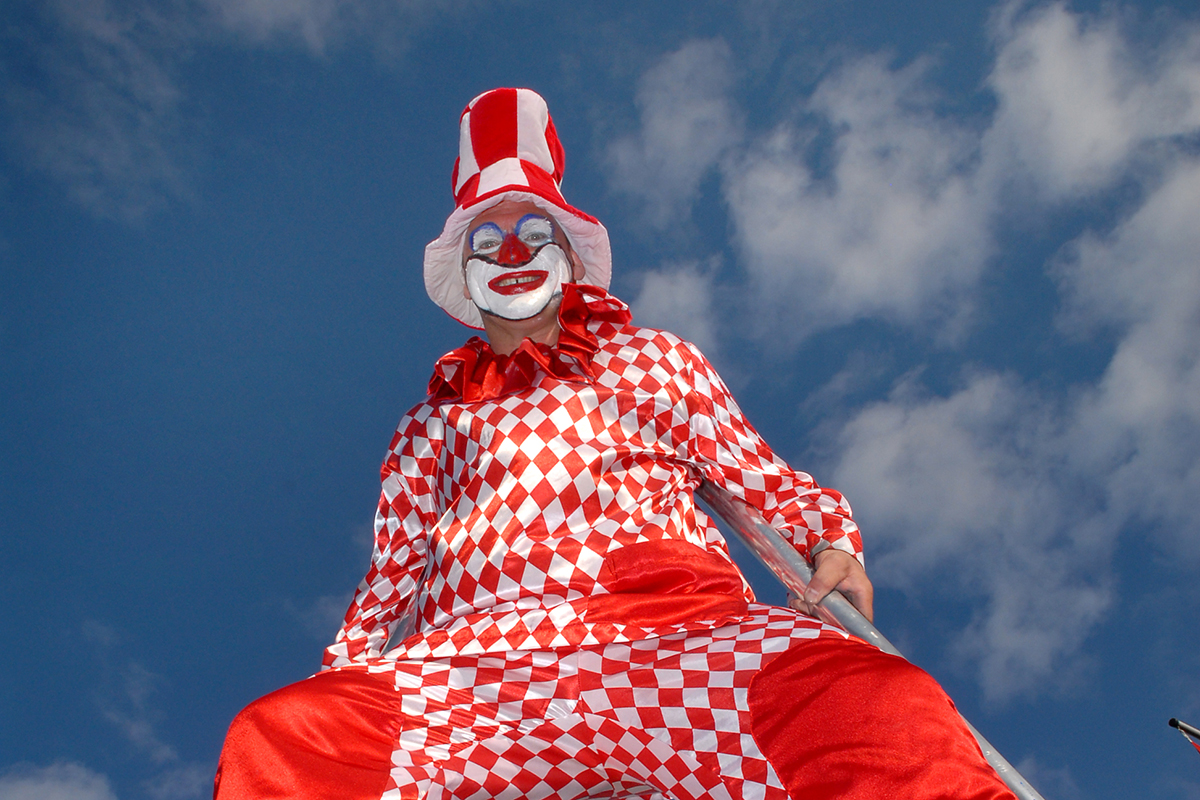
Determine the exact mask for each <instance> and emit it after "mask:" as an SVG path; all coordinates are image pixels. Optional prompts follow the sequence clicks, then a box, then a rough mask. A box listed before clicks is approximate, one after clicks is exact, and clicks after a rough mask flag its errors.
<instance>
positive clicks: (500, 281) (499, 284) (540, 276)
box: [488, 269, 550, 296]
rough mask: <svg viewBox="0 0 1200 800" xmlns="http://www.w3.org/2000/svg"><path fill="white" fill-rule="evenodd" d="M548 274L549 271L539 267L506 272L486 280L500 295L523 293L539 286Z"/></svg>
mask: <svg viewBox="0 0 1200 800" xmlns="http://www.w3.org/2000/svg"><path fill="white" fill-rule="evenodd" d="M549 276H550V273H549V272H547V271H545V270H541V269H534V270H523V271H521V272H506V273H504V274H503V275H501V276H499V277H497V278H492V279H491V281H489V282H488V288H489V289H491V290H492V291H493V292H495V293H496V294H500V295H506V296H511V295H514V294H523V293H525V292H530V291H533V290H534V289H536V288H538V287H539V286H541V285H542V284H543V283H545V282H546V278H548V277H549Z"/></svg>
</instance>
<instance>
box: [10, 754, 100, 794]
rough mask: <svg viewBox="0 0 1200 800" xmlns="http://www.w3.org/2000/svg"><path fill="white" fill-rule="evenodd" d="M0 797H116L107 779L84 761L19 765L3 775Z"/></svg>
mask: <svg viewBox="0 0 1200 800" xmlns="http://www.w3.org/2000/svg"><path fill="white" fill-rule="evenodd" d="M0 800H117V796H116V795H115V794H113V790H112V786H110V785H109V782H108V778H106V777H105V776H103V775H101V774H100V773H98V772H93V771H92V770H90V769H88V768H87V767H85V766H83V765H82V764H74V763H70V762H65V761H63V762H58V763H55V764H51V765H50V766H48V767H33V766H29V765H18V766H16V767H14V768H13V769H11V770H9V771H8V772H7V773H5V774H4V775H0Z"/></svg>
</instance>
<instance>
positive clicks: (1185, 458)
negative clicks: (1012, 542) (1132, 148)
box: [1058, 160, 1200, 560]
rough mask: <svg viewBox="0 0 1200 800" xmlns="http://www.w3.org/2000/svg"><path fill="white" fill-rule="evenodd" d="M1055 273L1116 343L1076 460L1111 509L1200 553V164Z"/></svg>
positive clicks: (1185, 166) (1187, 554)
mask: <svg viewBox="0 0 1200 800" xmlns="http://www.w3.org/2000/svg"><path fill="white" fill-rule="evenodd" d="M1058 274H1059V276H1060V278H1061V281H1062V284H1063V289H1064V293H1065V295H1066V297H1067V299H1068V304H1069V305H1068V312H1067V316H1066V319H1067V324H1068V325H1070V326H1071V327H1072V328H1073V329H1075V330H1080V331H1086V330H1090V329H1095V328H1096V327H1115V328H1116V329H1117V330H1118V332H1119V336H1120V341H1119V344H1118V345H1117V348H1116V352H1115V353H1114V355H1113V358H1112V360H1111V362H1110V363H1109V365H1108V368H1107V369H1106V371H1105V373H1104V376H1103V378H1102V379H1101V380H1100V382H1099V383H1098V384H1097V385H1096V386H1094V387H1091V388H1089V389H1088V390H1087V391H1086V392H1085V393H1084V394H1083V395H1082V397H1081V398H1080V401H1079V405H1078V409H1077V411H1076V415H1075V419H1074V425H1073V428H1072V431H1071V434H1072V440H1071V446H1072V453H1073V456H1074V459H1075V462H1076V468H1077V469H1078V470H1079V471H1081V472H1085V473H1086V474H1089V475H1091V476H1092V477H1093V479H1094V480H1095V481H1097V482H1098V483H1099V484H1100V485H1102V486H1103V487H1104V490H1105V493H1106V497H1107V499H1108V503H1109V505H1110V508H1111V513H1112V514H1114V515H1119V516H1121V517H1123V518H1127V519H1130V520H1137V521H1140V522H1148V523H1151V524H1155V525H1156V526H1158V528H1159V530H1160V532H1161V534H1162V535H1163V536H1164V537H1166V538H1165V539H1164V540H1163V542H1162V546H1163V548H1164V550H1169V551H1171V552H1173V553H1175V554H1176V557H1184V558H1186V559H1190V560H1194V559H1197V558H1200V537H1197V534H1198V533H1200V524H1198V523H1197V522H1196V514H1195V498H1196V497H1197V496H1200V161H1197V160H1192V161H1184V162H1181V163H1179V164H1178V165H1176V166H1174V167H1173V170H1172V172H1171V174H1170V175H1169V176H1168V177H1166V179H1165V181H1164V182H1163V184H1162V185H1161V187H1159V188H1158V189H1156V190H1155V191H1153V192H1152V193H1151V194H1150V196H1149V197H1148V199H1147V200H1146V202H1145V203H1144V204H1143V205H1142V206H1141V208H1139V209H1138V210H1137V212H1136V213H1135V214H1133V215H1132V216H1130V217H1129V218H1128V219H1127V220H1125V221H1124V222H1122V223H1121V224H1120V225H1119V226H1118V227H1117V228H1116V230H1115V231H1113V232H1112V233H1111V234H1110V235H1108V236H1098V235H1096V234H1091V233H1089V234H1086V235H1084V236H1083V237H1081V238H1080V239H1079V240H1078V241H1077V242H1076V243H1074V245H1073V246H1072V247H1071V248H1069V249H1068V250H1067V251H1066V255H1065V256H1064V258H1063V260H1062V261H1061V262H1060V263H1059V266H1058Z"/></svg>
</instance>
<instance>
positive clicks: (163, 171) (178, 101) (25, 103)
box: [0, 0, 470, 222]
mask: <svg viewBox="0 0 1200 800" xmlns="http://www.w3.org/2000/svg"><path fill="white" fill-rule="evenodd" d="M467 5H470V4H469V3H464V4H460V5H459V6H455V10H459V9H460V8H461V7H465V6H467ZM442 13H447V12H446V11H445V10H444V9H443V7H442V6H440V5H438V4H435V3H431V2H426V1H425V0H408V2H389V1H388V0H368V2H352V1H351V0H301V1H298V2H287V3H280V2H273V0H237V2H232V1H231V0H169V1H168V2H153V1H152V0H49V2H45V3H28V13H26V14H25V15H23V16H22V17H20V18H19V20H20V21H18V22H14V23H13V24H12V25H11V26H10V28H9V29H8V30H7V31H6V32H5V33H6V38H5V48H4V50H3V51H0V107H3V108H4V109H5V116H6V117H7V120H6V128H7V131H5V133H6V134H7V139H8V141H9V142H10V143H11V145H12V146H13V148H14V153H15V155H16V158H14V159H13V162H14V163H20V164H24V165H25V166H26V167H27V168H29V169H30V170H31V171H33V172H35V173H37V174H43V175H46V176H49V177H50V178H51V179H53V180H54V181H55V182H57V183H58V184H60V185H62V186H63V187H64V188H65V190H66V192H67V193H68V195H69V196H70V197H71V198H72V199H73V200H75V201H76V202H78V203H79V204H80V205H82V206H83V207H84V208H86V209H87V210H88V211H90V212H91V213H93V214H95V215H97V216H100V217H105V218H111V219H119V220H124V221H128V222H138V221H140V220H143V219H145V218H147V217H148V216H150V215H152V214H153V213H154V212H155V211H157V210H159V209H161V208H163V207H165V206H168V205H170V204H172V203H176V202H180V201H187V200H189V199H190V198H192V197H193V196H194V191H195V190H194V185H195V183H196V179H197V175H196V174H195V172H194V169H195V168H194V164H195V163H197V162H200V163H202V162H203V154H204V153H205V152H206V145H205V144H204V142H203V140H201V139H200V138H199V137H198V135H197V133H196V131H197V130H198V129H202V128H203V121H202V119H201V118H200V117H199V111H198V110H197V109H196V108H195V107H194V106H192V105H189V98H188V97H187V95H186V92H185V89H184V87H185V86H186V85H187V69H188V66H189V57H190V56H192V55H194V54H195V52H196V51H197V50H200V49H201V48H204V47H208V46H212V45H213V44H214V43H228V42H229V41H230V40H232V41H234V42H236V43H238V44H240V45H242V46H249V47H275V48H279V47H298V48H300V49H301V50H302V51H304V52H307V53H309V54H311V55H314V56H318V57H319V56H322V55H324V54H325V53H326V52H327V51H329V50H331V49H333V48H335V47H341V46H346V45H347V44H350V43H361V42H365V43H366V44H367V45H368V46H369V47H370V48H372V49H373V50H374V51H375V52H376V53H378V54H379V55H380V57H381V58H384V59H392V58H395V57H397V56H399V55H400V54H401V53H402V52H403V51H404V50H405V49H406V46H407V41H408V39H409V37H410V36H411V35H412V33H413V31H414V30H416V29H418V28H419V27H420V26H421V25H422V24H423V23H424V22H425V21H426V20H428V19H430V18H431V17H433V16H435V15H438V14H442Z"/></svg>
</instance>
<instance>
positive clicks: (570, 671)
mask: <svg viewBox="0 0 1200 800" xmlns="http://www.w3.org/2000/svg"><path fill="white" fill-rule="evenodd" d="M560 321H561V322H562V332H561V335H560V340H559V343H558V345H557V346H556V347H553V348H551V347H548V346H546V345H539V344H534V343H533V342H531V341H529V340H526V341H525V342H524V343H523V344H522V345H521V347H520V348H519V349H518V350H517V351H516V352H515V353H513V354H512V355H511V356H507V357H496V356H494V355H493V354H492V353H491V350H490V348H488V346H487V345H486V344H485V343H483V342H482V341H480V340H478V339H474V340H472V341H471V342H469V343H468V344H467V345H466V346H465V347H463V348H460V349H459V350H456V351H454V352H452V353H450V354H448V355H447V356H445V357H443V358H442V359H441V360H439V362H438V366H437V370H436V372H435V375H434V378H433V380H432V382H431V384H430V398H429V399H428V400H426V401H425V402H423V403H421V404H419V405H418V406H416V407H415V408H414V409H413V410H412V411H410V412H409V413H408V414H407V415H406V416H405V417H404V419H403V420H402V421H401V423H400V426H399V429H398V431H397V433H396V436H395V438H394V440H393V442H392V446H391V452H390V453H389V455H388V457H387V460H386V461H385V463H384V467H383V471H382V474H383V493H382V497H381V500H380V505H379V511H378V514H377V517H376V526H375V527H376V537H375V553H374V556H373V559H372V564H371V568H370V570H369V572H368V574H367V576H366V579H365V580H364V581H363V583H362V584H361V585H360V586H359V589H358V592H357V594H356V596H355V598H354V601H353V604H352V605H351V607H350V610H349V612H348V613H347V617H346V621H345V624H344V626H343V628H342V630H341V632H339V634H338V636H337V639H336V642H335V643H334V644H333V645H331V646H330V647H329V648H328V649H327V651H326V657H325V666H326V668H327V669H326V671H324V672H322V673H320V674H319V675H317V676H316V677H314V678H313V679H310V680H309V681H303V682H301V683H299V684H294V685H292V686H290V687H285V688H284V689H282V690H280V691H278V692H275V693H273V694H271V695H268V696H267V697H265V698H263V699H261V700H259V701H257V702H256V703H254V704H252V705H251V706H250V707H248V708H247V709H246V710H245V711H243V712H242V714H241V715H239V717H238V719H237V720H235V722H234V724H233V726H231V729H230V733H229V736H228V738H227V740H226V748H225V752H224V753H223V755H222V764H221V768H220V770H219V772H218V779H217V786H218V788H217V793H216V795H215V796H216V797H218V798H219V800H249V798H255V800H262V799H263V798H280V800H282V799H283V798H289V799H291V800H295V799H296V798H313V799H314V800H316V798H326V797H334V796H336V797H338V798H341V799H342V800H374V798H386V799H387V800H400V799H401V798H402V799H403V800H416V799H417V798H456V799H457V800H467V799H468V798H470V799H471V800H484V798H511V799H512V800H517V798H557V799H558V800H574V798H584V797H605V798H610V797H611V798H643V799H645V800H650V798H655V799H659V800H706V799H707V798H714V799H720V798H728V800H734V799H735V798H763V799H764V800H765V799H767V798H770V799H771V800H784V798H788V797H798V796H801V795H802V796H804V797H806V798H822V799H824V798H830V799H832V798H834V797H837V798H863V799H864V800H865V798H871V797H884V796H893V795H896V796H899V795H900V794H904V795H905V796H907V797H912V798H929V799H930V800H932V798H942V797H963V798H968V797H969V798H978V799H979V800H984V798H988V799H989V800H997V799H998V798H1007V799H1008V800H1011V795H1010V794H1008V793H1007V791H1006V790H1005V789H1004V787H1003V784H1002V783H1000V781H999V779H998V778H997V777H996V775H995V773H994V772H992V770H991V769H990V768H989V767H988V766H987V765H986V763H985V762H984V761H983V759H982V757H981V756H980V755H979V751H978V749H977V748H976V747H975V744H974V742H973V740H972V739H971V737H970V734H969V733H967V732H966V730H965V728H964V727H963V725H962V723H961V721H960V720H958V719H957V717H956V715H955V714H954V711H953V706H952V704H950V702H949V700H948V698H946V697H945V695H944V694H943V693H942V692H941V690H940V688H939V687H937V685H936V683H934V682H933V680H932V679H931V678H929V677H928V676H927V675H925V673H923V672H921V671H920V670H918V669H916V668H915V667H913V666H911V665H910V664H908V663H907V662H905V661H904V660H903V659H899V658H896V657H894V656H889V655H886V654H884V653H881V652H879V651H878V650H876V649H875V648H872V647H870V646H868V645H865V644H863V643H860V642H857V641H854V640H849V639H847V637H846V636H845V634H843V633H842V632H840V631H836V630H834V629H831V628H827V627H826V626H824V625H822V624H821V623H820V622H818V621H816V620H814V619H812V618H810V617H806V616H804V615H802V614H799V613H797V612H795V611H792V610H789V609H782V608H773V607H770V606H763V605H759V604H757V603H754V602H753V598H752V595H751V593H750V588H749V586H748V585H747V584H746V582H745V580H744V578H742V577H741V574H740V573H739V572H738V571H737V569H736V567H735V566H734V565H733V563H732V561H731V559H730V557H729V553H728V551H727V549H726V546H725V543H724V541H723V539H722V537H721V534H720V533H719V532H718V531H717V529H716V528H715V527H714V526H713V524H712V523H711V521H710V520H709V519H708V517H707V516H706V515H705V514H704V513H703V512H702V511H701V510H700V509H698V508H697V507H696V506H695V503H694V500H693V490H694V489H695V488H696V487H697V485H698V484H699V482H700V480H702V479H707V480H711V481H714V482H715V483H717V484H718V485H720V486H722V487H723V488H725V489H726V490H728V491H730V492H731V493H733V494H735V495H737V496H739V497H742V498H744V499H745V500H747V501H748V502H750V503H752V504H753V505H755V506H756V507H758V508H760V509H761V510H763V512H764V513H765V515H766V517H767V518H768V519H769V520H771V521H772V522H773V524H774V525H776V526H777V527H778V528H779V529H780V530H782V531H785V532H786V533H787V535H788V536H789V537H790V538H791V539H792V541H793V543H794V544H795V545H796V547H797V549H798V550H799V551H800V552H801V553H804V554H809V553H812V552H814V551H816V550H819V549H824V548H827V547H836V548H839V549H842V550H845V551H846V552H848V553H852V554H853V555H855V556H856V557H861V547H860V540H859V536H858V531H857V528H856V526H855V524H854V523H853V522H852V521H851V519H850V516H849V514H850V509H849V507H848V506H847V505H846V503H845V501H844V500H843V499H842V497H841V496H840V495H839V494H838V493H836V492H833V491H831V490H828V489H823V488H821V487H819V486H817V485H816V484H815V483H814V482H813V480H812V478H811V477H809V476H808V475H806V474H804V473H799V472H795V471H793V470H792V469H790V468H789V467H788V466H787V465H786V464H784V463H783V462H782V461H781V460H780V459H778V458H777V457H776V456H775V455H774V454H773V453H772V452H771V451H770V449H769V448H768V447H767V446H766V444H765V443H764V442H763V441H762V439H761V438H760V437H759V436H758V434H757V433H756V432H755V431H754V429H753V428H752V427H751V426H750V424H749V423H748V422H746V420H745V419H744V418H743V417H742V414H741V412H740V410H739V409H738V407H737V405H736V403H734V401H733V399H732V397H730V395H729V392H728V391H727V390H726V388H725V386H724V384H723V383H722V382H721V380H720V378H719V377H718V376H717V375H716V373H715V372H714V371H713V369H712V367H711V366H710V365H709V364H708V362H707V361H706V360H705V358H704V357H703V356H702V355H701V354H700V353H699V351H697V350H696V348H695V347H694V346H692V345H690V344H688V343H687V342H684V341H682V340H680V339H679V338H678V337H675V336H673V335H671V334H669V333H664V332H661V331H655V330H649V329H644V328H635V327H632V326H630V325H628V324H627V322H628V311H627V309H626V308H625V306H624V305H623V304H621V303H620V302H619V301H617V300H615V299H613V298H611V297H609V296H608V295H606V294H605V293H604V292H603V290H600V289H597V288H595V287H576V286H568V287H567V288H566V290H565V292H564V298H563V304H562V307H561V309H560ZM406 617H408V618H410V619H411V620H412V622H410V623H409V624H410V626H411V625H415V630H412V632H411V633H409V634H408V635H407V636H405V637H404V638H403V641H401V642H400V643H399V644H398V645H396V646H394V647H392V648H390V649H387V648H386V644H387V642H388V640H389V638H393V631H394V630H395V629H396V627H397V626H400V625H403V624H404V623H405V618H406ZM864 696H869V697H870V698H871V702H869V703H864V702H863V698H864ZM881 710H882V713H881ZM898 753H900V754H902V755H901V756H900V757H898V756H897V754H898Z"/></svg>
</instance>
